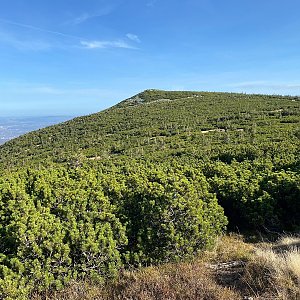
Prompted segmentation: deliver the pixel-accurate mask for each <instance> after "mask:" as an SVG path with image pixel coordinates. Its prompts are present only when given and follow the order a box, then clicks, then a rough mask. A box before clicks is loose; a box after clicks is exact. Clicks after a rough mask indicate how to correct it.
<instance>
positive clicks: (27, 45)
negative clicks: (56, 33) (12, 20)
mask: <svg viewBox="0 0 300 300" xmlns="http://www.w3.org/2000/svg"><path fill="white" fill-rule="evenodd" d="M0 43H4V44H6V45H9V46H11V47H13V48H16V49H18V50H30V51H42V50H48V49H50V48H51V47H52V46H51V44H50V43H48V42H46V41H42V40H31V39H29V40H25V39H21V38H17V37H16V36H14V35H13V34H10V33H7V32H2V31H0Z"/></svg>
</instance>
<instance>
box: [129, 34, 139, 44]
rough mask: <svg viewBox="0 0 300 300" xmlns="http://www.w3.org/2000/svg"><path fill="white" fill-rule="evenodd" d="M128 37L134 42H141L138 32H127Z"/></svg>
mask: <svg viewBox="0 0 300 300" xmlns="http://www.w3.org/2000/svg"><path fill="white" fill-rule="evenodd" d="M126 37H127V38H128V39H129V40H131V41H134V42H136V43H140V42H141V40H140V38H139V37H138V36H137V35H136V34H133V33H127V34H126Z"/></svg>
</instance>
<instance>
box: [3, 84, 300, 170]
mask: <svg viewBox="0 0 300 300" xmlns="http://www.w3.org/2000/svg"><path fill="white" fill-rule="evenodd" d="M299 125H300V101H299V98H298V97H284V96H268V95H246V94H234V93H209V92H173V91H160V90H146V91H144V92H142V93H140V94H138V95H136V96H133V97H132V98H130V99H127V100H124V101H122V102H120V103H119V104H118V105H116V106H114V107H112V108H110V109H107V110H104V111H102V112H99V113H96V114H92V115H89V116H84V117H79V118H75V119H73V120H71V121H68V122H65V123H62V124H59V125H55V126H51V127H48V128H45V129H41V130H38V131H34V132H31V133H28V134H26V135H24V136H22V137H19V138H17V139H14V140H12V141H9V142H7V143H6V144H4V145H2V146H1V147H0V164H1V165H2V167H7V166H14V165H24V164H26V163H27V162H30V163H34V164H35V163H44V162H45V161H54V162H68V161H70V160H72V159H74V158H75V157H78V156H79V157H81V158H87V159H90V160H105V159H115V158H120V157H134V158H137V157H151V158H153V159H156V160H160V159H164V158H166V157H170V156H194V157H197V158H205V157H208V158H212V157H218V158H220V159H229V160H230V159H233V158H237V159H239V157H240V156H243V155H250V156H251V155H263V154H264V153H266V152H268V151H271V150H270V149H271V148H272V149H273V150H272V151H276V149H277V148H280V149H284V148H290V150H291V152H293V153H297V148H298V147H299V138H300V129H299V127H300V126H299ZM229 153H230V155H229ZM227 156H228V157H227ZM250 158H251V157H250Z"/></svg>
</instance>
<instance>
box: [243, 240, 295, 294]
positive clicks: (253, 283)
mask: <svg viewBox="0 0 300 300" xmlns="http://www.w3.org/2000/svg"><path fill="white" fill-rule="evenodd" d="M295 241H299V240H298V239H296V238H291V237H289V238H282V239H281V240H280V241H279V242H278V244H276V245H274V246H273V247H271V248H270V249H257V250H256V252H255V255H254V256H253V257H252V259H251V261H250V262H249V263H248V265H247V267H246V272H245V276H244V282H245V283H246V284H247V286H248V287H249V289H251V290H252V291H253V292H254V293H255V294H257V295H258V294H261V293H269V294H271V295H273V296H274V299H286V300H287V299H289V300H292V299H293V300H297V299H298V300H299V299H300V250H299V249H298V248H297V247H294V245H295ZM279 249H280V251H278V250H279ZM282 249H284V250H282Z"/></svg>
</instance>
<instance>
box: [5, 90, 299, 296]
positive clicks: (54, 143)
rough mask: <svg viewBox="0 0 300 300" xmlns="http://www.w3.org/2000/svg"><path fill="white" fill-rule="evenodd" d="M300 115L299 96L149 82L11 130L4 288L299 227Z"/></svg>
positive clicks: (56, 284)
mask: <svg viewBox="0 0 300 300" xmlns="http://www.w3.org/2000/svg"><path fill="white" fill-rule="evenodd" d="M299 123H300V101H299V99H298V98H297V97H282V96H265V95H242V94H224V93H204V92H165V91H157V90H148V91H145V92H143V93H141V94H138V95H137V96H134V97H132V98H130V99H127V100H125V101H123V102H121V103H119V104H118V105H116V106H114V107H112V108H110V109H108V110H105V111H103V112H100V113H97V114H94V115H90V116H86V117H80V118H76V119H74V120H71V121H68V122H66V123H63V124H60V125H56V126H51V127H48V128H45V129H41V130H38V131H36V132H32V133H29V134H26V135H24V136H22V137H20V138H18V139H15V140H12V141H10V142H7V143H6V144H4V145H3V146H1V147H0V170H2V176H1V177H0V291H1V293H2V295H3V297H4V298H5V297H6V298H9V297H11V298H17V297H19V298H22V297H23V296H24V298H26V297H27V295H28V293H31V292H32V291H33V290H35V289H37V288H38V289H41V290H44V289H48V288H60V287H61V286H63V285H64V284H66V283H67V282H68V281H70V280H71V279H76V278H79V279H85V278H90V279H92V280H96V281H99V280H100V281H101V280H105V279H107V278H111V277H114V276H115V275H116V274H117V272H118V270H119V269H120V268H127V267H129V266H143V265H149V264H157V263H161V262H166V261H174V260H175V261H176V260H180V259H183V258H186V257H192V256H193V255H195V254H196V253H198V252H199V251H202V250H204V249H207V248H209V247H211V246H212V245H213V243H214V240H215V237H217V236H218V235H220V234H221V233H222V232H223V231H224V230H225V228H226V225H227V223H228V222H229V223H228V228H230V229H238V230H244V229H246V230H249V229H250V230H253V229H262V228H265V229H267V230H272V231H281V230H297V229H299V227H300V173H299V169H300V151H299V144H300V128H299Z"/></svg>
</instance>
